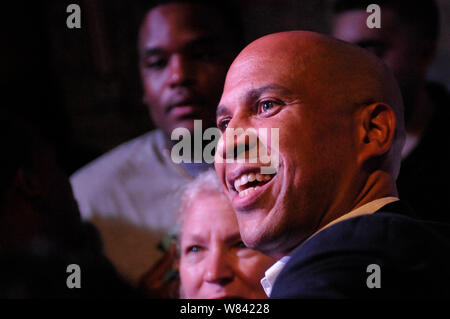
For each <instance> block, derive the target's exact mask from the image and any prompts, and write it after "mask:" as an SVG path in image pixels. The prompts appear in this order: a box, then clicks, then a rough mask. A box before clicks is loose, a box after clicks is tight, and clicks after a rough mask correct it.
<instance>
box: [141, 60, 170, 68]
mask: <svg viewBox="0 0 450 319" xmlns="http://www.w3.org/2000/svg"><path fill="white" fill-rule="evenodd" d="M165 65H166V61H165V60H164V59H158V60H150V61H147V62H146V64H145V66H146V67H147V68H149V69H162V68H163V67H164V66H165Z"/></svg>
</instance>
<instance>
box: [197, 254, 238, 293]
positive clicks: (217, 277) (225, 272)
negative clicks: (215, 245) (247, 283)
mask: <svg viewBox="0 0 450 319" xmlns="http://www.w3.org/2000/svg"><path fill="white" fill-rule="evenodd" d="M232 263H233V260H232V256H227V254H226V253H225V252H222V251H220V250H215V251H211V252H210V254H209V256H208V258H207V260H206V269H205V273H204V278H203V279H204V281H206V282H208V283H213V284H218V285H221V286H225V285H227V284H229V283H230V282H232V281H233V279H234V271H233V267H232Z"/></svg>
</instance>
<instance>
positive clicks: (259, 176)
mask: <svg viewBox="0 0 450 319" xmlns="http://www.w3.org/2000/svg"><path fill="white" fill-rule="evenodd" d="M256 180H257V181H258V182H262V181H263V180H264V175H262V174H260V173H256Z"/></svg>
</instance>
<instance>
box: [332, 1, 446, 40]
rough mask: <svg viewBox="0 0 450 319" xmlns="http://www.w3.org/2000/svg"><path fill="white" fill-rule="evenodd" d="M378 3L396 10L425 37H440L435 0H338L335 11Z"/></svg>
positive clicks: (349, 9)
mask: <svg viewBox="0 0 450 319" xmlns="http://www.w3.org/2000/svg"><path fill="white" fill-rule="evenodd" d="M372 3H376V4H377V5H379V6H380V7H387V8H389V9H391V10H392V11H394V12H395V13H396V14H397V15H398V17H399V18H400V19H401V21H402V22H403V23H405V24H407V25H408V26H411V27H414V29H415V30H416V31H417V32H418V34H420V35H422V37H423V38H425V39H428V40H431V41H432V42H437V40H438V37H439V9H438V7H437V5H436V2H435V1H434V0H419V1H408V0H377V1H375V2H374V1H373V0H336V1H335V2H334V5H333V13H334V14H339V13H342V12H346V11H351V10H355V9H359V10H366V8H367V6H368V5H370V4H372Z"/></svg>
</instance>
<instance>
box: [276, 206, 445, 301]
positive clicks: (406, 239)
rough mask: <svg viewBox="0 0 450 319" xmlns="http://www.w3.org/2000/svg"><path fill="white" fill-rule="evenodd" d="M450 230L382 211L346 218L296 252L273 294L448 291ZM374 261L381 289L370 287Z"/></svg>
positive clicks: (384, 294) (368, 294)
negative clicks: (381, 285) (370, 270)
mask: <svg viewBox="0 0 450 319" xmlns="http://www.w3.org/2000/svg"><path fill="white" fill-rule="evenodd" d="M449 234H450V225H448V224H443V223H434V222H428V221H421V220H417V219H414V218H411V217H408V216H404V215H401V214H397V213H393V212H390V211H383V210H380V211H379V212H377V213H374V214H372V215H365V216H360V217H355V218H351V219H348V220H345V221H342V222H340V223H337V224H335V225H333V226H330V227H329V228H326V229H325V230H323V231H321V232H319V233H318V234H317V235H316V236H314V237H312V238H311V239H310V240H308V241H306V242H305V243H304V244H302V245H300V246H299V247H298V248H297V249H296V250H295V251H294V252H293V254H292V256H291V259H290V261H289V262H288V264H287V265H286V266H285V268H284V269H283V271H282V272H281V274H280V275H279V278H277V282H276V285H275V287H274V293H273V297H274V298H303V297H304V298H341V297H356V298H358V297H372V296H373V297H381V298H384V297H395V295H396V294H397V293H402V294H409V295H410V296H419V295H423V294H425V295H426V294H427V293H429V294H430V295H435V294H438V293H446V294H450V291H449V290H448V289H447V288H445V287H446V285H447V284H449V283H450V278H449V277H450V276H449V275H446V270H445V269H446V268H447V267H449V266H450V261H449V258H448V257H447V254H442V252H443V251H449V250H450V238H449ZM374 264H375V265H378V266H379V267H380V268H381V270H382V272H383V274H384V277H383V278H384V280H383V283H384V288H385V289H383V290H373V291H372V290H370V289H368V288H367V285H366V279H367V276H368V275H369V274H368V273H367V269H368V268H367V267H368V266H369V265H374ZM443 275H444V276H443ZM409 280H410V281H409ZM414 280H416V281H414ZM440 280H441V281H440ZM292 282H298V283H301V284H299V285H292ZM414 287H416V288H414ZM420 289H423V291H421V290H420ZM446 289H447V290H446Z"/></svg>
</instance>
